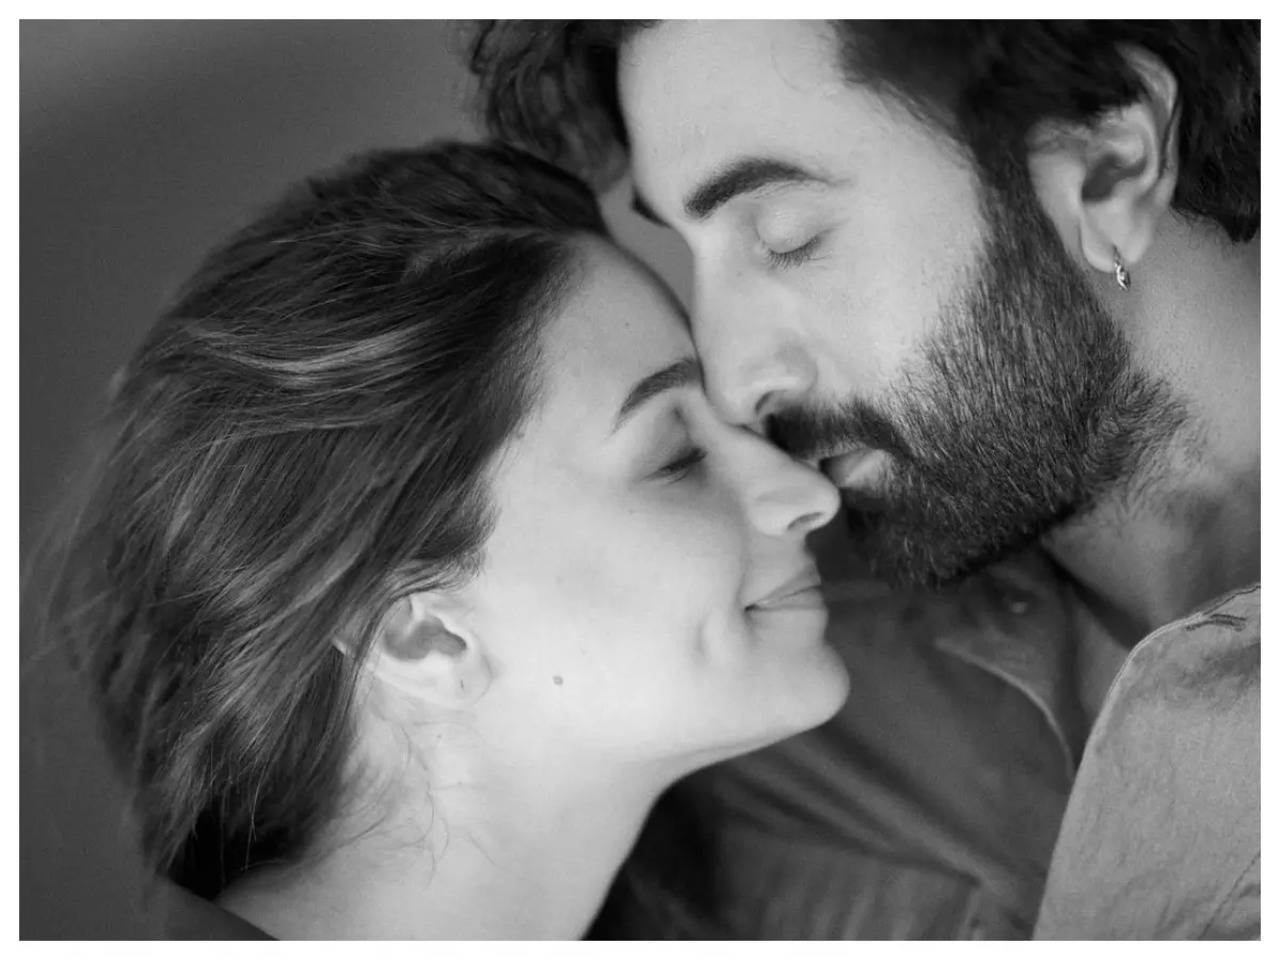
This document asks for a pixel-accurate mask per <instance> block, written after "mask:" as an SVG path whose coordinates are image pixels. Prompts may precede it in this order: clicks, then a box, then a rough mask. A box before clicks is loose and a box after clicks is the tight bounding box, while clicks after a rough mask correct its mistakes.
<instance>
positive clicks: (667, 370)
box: [610, 357, 702, 433]
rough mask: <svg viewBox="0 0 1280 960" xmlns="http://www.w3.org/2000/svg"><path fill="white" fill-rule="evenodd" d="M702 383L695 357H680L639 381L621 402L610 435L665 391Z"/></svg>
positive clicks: (700, 371)
mask: <svg viewBox="0 0 1280 960" xmlns="http://www.w3.org/2000/svg"><path fill="white" fill-rule="evenodd" d="M700 383H702V364H701V363H699V362H698V358H697V357H682V358H681V359H679V360H677V361H676V362H675V363H672V364H669V365H667V366H665V367H663V368H662V369H661V370H657V371H655V372H653V373H651V374H649V375H648V376H646V377H644V378H643V379H641V380H639V381H638V382H637V383H636V385H635V386H634V387H632V388H631V392H630V393H628V394H627V398H626V399H625V400H623V401H622V407H621V408H620V409H619V410H618V416H617V418H616V419H615V420H614V422H613V429H612V430H611V431H610V433H617V432H618V430H619V429H620V428H621V427H622V425H623V424H624V423H625V422H626V421H627V419H628V418H629V417H631V416H632V415H633V414H634V413H635V412H636V410H637V409H638V408H639V407H641V406H643V405H644V404H645V403H647V402H648V401H650V400H652V399H653V398H654V397H656V396H658V395H659V394H661V393H665V392H666V391H667V390H674V389H676V388H677V387H687V386H691V385H695V384H700Z"/></svg>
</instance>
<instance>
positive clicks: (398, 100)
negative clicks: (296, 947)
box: [19, 21, 689, 939]
mask: <svg viewBox="0 0 1280 960" xmlns="http://www.w3.org/2000/svg"><path fill="white" fill-rule="evenodd" d="M461 29H462V27H461V26H460V25H458V24H456V23H445V22H440V21H426V22H377V23H373V22H351V21H343V22H311V21H283V22H261V21H256V22H232V21H221V22H219V21H212V22H210V21H205V22H174V21H164V22H147V21H131V22H86V21H59V22H52V21H50V22H45V21H24V22H23V23H22V24H21V25H20V29H19V34H20V64H19V73H20V78H21V80H20V83H21V92H20V102H21V106H20V184H21V185H20V203H21V216H20V220H21V226H20V230H21V241H20V244H21V266H20V277H21V287H20V311H21V318H20V334H19V336H20V350H21V357H20V362H21V374H22V375H21V385H20V391H21V401H20V418H21V419H20V423H21V440H20V453H21V457H20V472H19V476H20V481H19V483H20V514H19V524H20V535H21V550H22V556H23V561H24V569H25V568H26V561H27V559H28V558H29V556H30V554H31V552H32V550H33V548H34V546H35V545H36V543H37V541H38V538H39V537H40V536H41V535H42V531H43V530H44V528H45V526H46V525H47V520H46V517H47V513H48V510H49V509H50V506H51V504H52V503H53V501H54V499H55V497H56V496H57V493H58V490H59V489H60V487H61V486H62V485H63V484H65V483H66V482H67V481H68V479H69V478H70V477H71V476H73V475H74V472H75V470H76V463H77V457H76V447H77V443H78V439H79V437H80V436H81V435H82V434H83V432H84V430H85V429H86V428H87V426H88V424H89V423H90V422H91V420H92V417H93V415H94V414H95V412H96V411H97V409H98V408H99V407H100V405H101V402H102V398H103V396H104V391H105V386H106V382H107V380H108V378H109V377H110V375H111V373H112V372H113V371H114V370H115V369H116V368H117V367H118V366H119V365H120V364H121V363H122V362H123V361H124V360H125V358H126V357H127V356H128V355H129V353H130V351H131V350H132V349H133V347H134V345H135V344H136V343H137V342H138V341H139V340H140V338H141V336H142V334H143V332H144V331H145V330H146V329H147V327H148V326H149V325H150V324H151V322H152V319H153V318H154V316H155V315H156V313H157V310H158V309H159V307H160V306H161V305H162V304H163V303H164V301H165V299H166V297H167V296H168V295H169V294H170V293H172V292H173V291H174V290H175V289H176V288H177V286H178V285H179V283H180V282H181V281H182V280H183V279H184V278H185V276H186V274H187V273H188V272H189V271H190V270H191V268H192V267H194V265H195V264H196V263H197V262H198V260H199V258H200V256H201V254H202V253H203V252H204V251H205V250H206V249H208V247H209V246H210V245H211V244H212V243H214V242H215V241H217V240H219V239H220V238H221V237H223V236H224V235H225V234H227V233H228V232H230V231H231V230H233V229H234V228H235V227H237V226H238V225H239V224H241V223H242V222H244V221H245V220H246V219H247V218H248V217H249V216H250V215H251V214H252V213H253V212H254V211H255V210H256V209H257V208H258V207H260V206H261V205H263V204H264V203H266V202H268V201H270V200H271V199H273V198H274V197H275V196H276V195H277V194H278V193H280V192H281V191H282V189H283V188H285V187H286V186H287V185H289V184H291V183H292V182H294V181H295V180H297V179H299V178H300V177H302V176H305V175H307V174H310V173H313V172H316V171H318V170H321V169H323V168H325V167H328V166H331V165H333V164H335V163H338V162H340V161H342V160H343V159H345V158H346V157H348V156H349V155H351V154H352V153H356V152H359V151H362V150H365V149H370V148H375V147H385V146H400V145H410V144H415V143H420V142H422V141H424V140H428V139H432V138H435V137H440V136H467V135H472V134H474V131H475V128H474V127H473V125H472V123H471V122H470V120H469V118H468V113H467V109H466V97H467V95H468V93H469V89H470V88H469V82H468V78H467V76H466V73H465V70H464V69H463V67H462V63H461V59H460V57H459V50H460V49H461V42H460V38H459V31H460V30H461ZM628 202H629V192H628V191H627V189H626V187H625V185H622V186H621V187H620V188H619V189H616V190H614V191H612V192H611V193H610V195H609V196H608V197H607V198H606V208H607V210H608V211H609V214H610V219H611V222H612V223H613V224H614V227H615V229H616V230H617V232H618V235H619V237H620V238H621V239H622V240H623V241H624V243H626V244H627V245H629V246H631V247H633V248H634V249H636V250H637V251H638V252H640V253H641V255H642V256H644V257H645V258H646V259H648V260H649V261H650V262H652V263H654V265H655V266H657V267H658V269H659V271H660V272H661V273H663V274H664V275H665V276H667V277H668V279H669V280H670V281H671V282H672V283H673V285H674V286H675V287H676V289H677V291H678V292H680V293H681V294H682V295H683V294H684V293H685V292H686V291H687V288H688V282H689V270H688V264H687V261H686V257H685V252H684V249H683V247H682V246H681V244H680V243H679V242H678V241H677V240H676V239H675V238H674V237H673V236H672V235H669V234H667V233H665V232H664V231H662V230H659V229H658V228H656V227H652V226H650V225H649V224H647V223H645V222H644V221H641V220H640V219H639V218H638V217H635V216H634V215H632V214H630V213H629V212H628V211H627V209H626V207H627V204H628ZM40 586H41V585H40V584H39V583H38V582H34V581H30V582H29V581H27V578H26V577H24V585H23V602H22V634H21V636H22V640H21V656H22V674H21V682H20V691H21V693H20V701H21V703H20V713H21V721H20V723H21V726H20V742H21V747H20V803H21V807H20V838H21V839H20V844H21V866H20V881H19V882H20V906H19V915H20V936H21V937H22V938H24V939H52V938H57V939H64V938H75V939H98V938H118V937H125V938H137V937H144V936H146V935H147V934H148V932H149V930H150V929H151V924H152V923H153V922H154V920H153V918H152V917H150V916H149V915H148V912H147V910H146V909H145V907H144V906H143V905H142V902H141V900H140V897H139V894H140V891H141V877H142V873H141V869H140V867H139V865H138V864H137V862H136V860H135V857H134V855H133V854H132V852H131V843H132V838H131V835H130V831H129V827H128V823H127V818H126V816H125V813H124V803H123V796H124V794H123V791H122V789H121V788H120V786H119V784H118V783H117V782H116V781H115V780H114V779H113V777H112V774H111V772H110V769H109V767H108V765H107V763H106V761H105V758H104V756H103V754H102V750H101V747H100V745H99V743H98V741H97V738H96V733H95V731H94V726H93V723H92V721H91V719H90V718H89V716H88V714H87V711H86V710H85V708H84V707H83V705H82V704H81V703H80V701H79V698H78V697H77V695H76V692H75V690H74V688H72V687H71V686H70V684H69V683H68V680H67V678H66V677H65V675H63V673H62V671H61V669H60V668H59V666H58V661H57V658H56V657H55V656H43V657H37V656H36V653H37V652H38V649H39V648H40V643H39V640H40V638H39V637H38V636H37V635H36V633H35V631H34V630H33V629H32V628H31V616H30V614H31V601H32V599H33V598H38V595H39V591H40Z"/></svg>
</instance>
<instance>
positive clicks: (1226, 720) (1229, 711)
mask: <svg viewBox="0 0 1280 960" xmlns="http://www.w3.org/2000/svg"><path fill="white" fill-rule="evenodd" d="M1260 617H1261V588H1260V587H1259V586H1253V587H1250V588H1248V589H1245V590H1241V591H1238V592H1236V593H1233V594H1230V595H1229V596H1227V597H1226V598H1224V599H1222V600H1220V601H1218V602H1217V603H1215V604H1213V605H1211V606H1209V607H1207V608H1205V609H1203V610H1201V611H1199V612H1197V613H1195V614H1193V615H1192V616H1189V617H1186V618H1185V619H1182V620H1179V621H1176V622H1174V623H1171V624H1168V625H1167V626H1165V627H1163V628H1161V629H1160V630H1157V631H1156V632H1155V633H1153V634H1151V635H1150V636H1148V637H1147V638H1146V639H1145V640H1143V641H1142V643H1140V644H1138V646H1136V647H1134V649H1133V652H1132V653H1131V654H1130V655H1129V657H1128V659H1127V660H1126V661H1125V663H1124V666H1123V667H1122V668H1121V670H1120V673H1119V674H1118V675H1117V676H1116V678H1115V681H1114V682H1113V683H1112V685H1111V690H1110V691H1109V693H1108V695H1107V699H1106V703H1105V705H1104V706H1103V709H1102V712H1101V713H1100V714H1099V716H1098V721H1097V723H1096V725H1095V727H1094V731H1093V734H1092V735H1091V736H1090V738H1089V743H1088V747H1087V748H1086V750H1085V754H1084V758H1083V760H1082V762H1081V766H1080V774H1079V776H1078V778H1077V780H1076V785H1075V790H1074V792H1073V793H1072V795H1071V800H1070V803H1069V804H1068V806H1067V810H1066V816H1065V819H1064V821H1063V825H1062V833H1061V836H1060V837H1059V839H1058V844H1057V848H1056V850H1055V853H1054V858H1053V866H1052V869H1051V871H1050V874H1049V880H1048V887H1047V890H1046V893H1045V898H1044V906H1043V908H1042V911H1041V914H1040V919H1039V921H1038V922H1037V924H1036V930H1035V933H1036V937H1037V938H1039V939H1076V940H1083V939H1089V940H1093V939H1143V940H1148V939H1169V938H1176V939H1193V938H1204V939H1220V938H1232V939H1235V938H1252V937H1258V936H1260V935H1261V910H1260V897H1261V886H1262V885H1261V866H1260V863H1261V854H1260V849H1261V815H1262V806H1261V794H1260V791H1261V781H1260V775H1261V710H1262V685H1261V675H1260V665H1261V628H1260Z"/></svg>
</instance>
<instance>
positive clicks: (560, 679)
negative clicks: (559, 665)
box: [551, 673, 564, 687]
mask: <svg viewBox="0 0 1280 960" xmlns="http://www.w3.org/2000/svg"><path fill="white" fill-rule="evenodd" d="M551 682H552V683H554V684H555V685H556V686H557V687H561V686H564V677H562V676H560V674H558V673H557V674H556V675H555V676H553V677H552V678H551Z"/></svg>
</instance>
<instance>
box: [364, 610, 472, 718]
mask: <svg viewBox="0 0 1280 960" xmlns="http://www.w3.org/2000/svg"><path fill="white" fill-rule="evenodd" d="M464 623H465V617H464V616H463V614H462V611H461V610H460V609H459V607H458V605H457V603H456V602H455V601H454V600H452V599H451V598H450V597H448V596H446V595H443V594H441V593H437V592H435V591H421V592H419V593H413V594H410V595H408V596H406V597H402V598H401V599H399V600H397V601H396V602H395V603H394V604H392V606H391V609H389V610H388V611H387V613H386V615H385V616H383V618H382V622H381V623H380V624H379V625H378V628H377V631H376V633H375V635H374V638H373V645H372V648H371V649H370V650H369V655H368V658H367V660H366V661H365V666H364V669H365V670H366V671H368V672H369V673H370V674H371V676H372V677H373V678H375V679H377V680H379V681H381V682H383V683H386V684H389V685H390V686H392V687H395V688H396V689H397V690H399V691H400V692H401V693H404V694H407V695H408V696H410V697H412V698H413V699H414V700H416V701H418V702H420V703H422V704H423V705H424V706H427V707H435V708H437V709H443V710H462V709H465V708H467V707H469V706H471V705H472V704H474V703H475V702H476V701H477V700H479V699H480V698H481V697H482V696H484V694H485V691H487V690H488V689H489V683H490V681H491V680H492V678H493V677H492V671H491V668H490V664H489V660H488V658H487V657H486V656H485V654H484V650H483V649H482V648H481V645H480V643H479V638H478V637H477V636H476V635H475V634H474V633H472V632H471V631H469V630H468V629H467V628H466V627H465V626H464Z"/></svg>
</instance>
